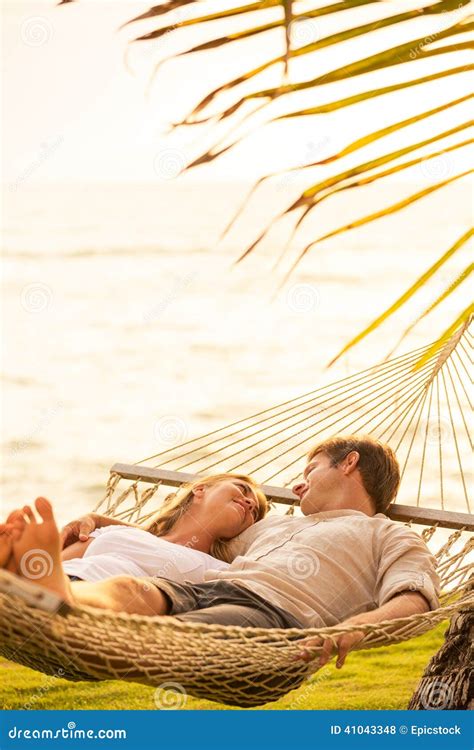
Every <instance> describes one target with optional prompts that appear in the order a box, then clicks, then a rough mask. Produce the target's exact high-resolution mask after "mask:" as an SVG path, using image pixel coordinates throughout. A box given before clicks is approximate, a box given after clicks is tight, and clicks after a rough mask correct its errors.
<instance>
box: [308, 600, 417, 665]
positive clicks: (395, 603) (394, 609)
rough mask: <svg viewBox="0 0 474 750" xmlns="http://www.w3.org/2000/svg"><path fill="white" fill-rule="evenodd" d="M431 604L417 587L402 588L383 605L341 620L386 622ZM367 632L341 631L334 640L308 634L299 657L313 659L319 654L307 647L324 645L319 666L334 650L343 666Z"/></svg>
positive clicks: (357, 623) (364, 623) (364, 622)
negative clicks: (414, 589) (405, 589)
mask: <svg viewBox="0 0 474 750" xmlns="http://www.w3.org/2000/svg"><path fill="white" fill-rule="evenodd" d="M429 609H430V606H429V604H428V602H427V600H426V599H425V597H424V596H423V595H422V594H419V593H418V592H417V591H401V592H400V593H399V594H396V595H395V596H394V597H393V598H392V599H389V601H388V602H385V604H382V606H381V607H377V609H373V610H372V611H370V612H364V613H363V614H360V615H355V616H354V617H349V618H348V619H347V620H344V622H341V623H340V624H341V627H343V626H346V625H347V626H349V625H352V626H353V625H368V624H372V623H373V624H376V623H378V622H383V621H384V620H396V619H398V618H399V617H409V616H410V615H417V614H421V613H422V612H428V611H429ZM364 635H365V633H364V632H363V631H360V630H354V631H353V632H351V633H341V635H339V636H336V638H335V639H334V643H333V641H332V640H330V639H329V638H322V637H321V638H309V639H308V640H306V641H303V642H302V646H303V647H304V650H303V651H302V652H301V654H300V655H299V656H298V657H297V658H299V659H302V660H303V661H311V660H312V659H314V658H316V656H317V654H316V655H315V654H314V653H313V654H311V652H310V651H308V649H314V648H317V647H321V649H320V651H319V649H318V651H319V667H323V666H324V665H325V664H327V662H328V661H329V660H330V659H331V658H332V656H333V652H337V662H336V667H337V668H338V669H340V668H341V667H342V665H343V664H344V662H345V660H346V656H347V654H348V653H349V651H351V650H352V649H353V648H354V646H356V645H357V644H358V643H359V642H360V641H361V640H362V639H363V638H364Z"/></svg>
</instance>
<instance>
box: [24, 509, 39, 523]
mask: <svg viewBox="0 0 474 750" xmlns="http://www.w3.org/2000/svg"><path fill="white" fill-rule="evenodd" d="M23 517H24V518H25V519H26V521H27V522H29V523H36V516H35V514H34V513H33V511H32V510H31V508H30V506H29V505H25V507H24V508H23Z"/></svg>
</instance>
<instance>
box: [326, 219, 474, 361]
mask: <svg viewBox="0 0 474 750" xmlns="http://www.w3.org/2000/svg"><path fill="white" fill-rule="evenodd" d="M473 234H474V229H469V230H468V231H467V232H465V233H464V234H463V235H462V237H460V238H459V239H458V240H457V241H456V242H455V243H454V245H452V246H451V247H450V248H449V249H448V250H446V252H445V253H443V255H442V256H441V257H440V258H438V260H437V261H436V262H435V263H433V264H432V265H431V266H430V267H429V268H428V269H427V270H426V271H425V272H424V273H423V274H422V275H421V276H420V277H419V278H418V279H417V280H416V281H415V282H414V283H413V284H412V285H411V286H410V287H409V288H408V289H407V290H406V291H405V292H404V293H403V294H402V295H401V296H400V297H399V298H398V299H397V300H396V301H395V302H393V304H391V305H390V306H389V307H387V309H386V310H384V312H383V313H381V314H380V315H378V316H377V317H376V318H375V320H373V321H372V323H371V324H370V325H368V326H367V328H364V330H363V331H361V332H360V333H358V334H357V336H355V337H354V338H353V339H351V340H350V341H349V342H348V343H347V344H346V345H345V346H344V347H343V348H342V349H341V351H340V352H339V353H338V354H337V355H336V356H335V357H334V359H333V360H332V361H331V362H330V365H332V364H334V362H336V361H337V360H338V359H339V358H340V357H342V355H343V354H345V353H346V352H348V351H349V349H352V347H354V346H355V345H356V344H358V343H359V342H360V341H362V339H364V338H365V337H366V336H368V335H369V333H372V332H373V331H375V330H376V329H377V328H379V327H380V326H381V325H382V323H385V321H386V320H388V318H390V317H391V316H392V315H393V314H394V313H396V312H397V310H399V309H400V308H401V307H403V305H405V304H406V303H407V302H408V300H410V299H411V298H412V297H413V296H414V295H415V294H416V293H417V292H418V291H419V290H420V289H422V288H423V287H424V286H425V284H426V282H427V281H429V279H430V278H431V277H432V276H434V274H435V273H436V272H437V271H439V269H440V268H441V267H442V266H443V265H444V264H445V263H446V262H447V261H448V260H449V259H450V258H452V257H453V255H455V254H456V253H457V252H458V250H459V249H460V248H461V247H463V245H465V244H466V242H468V241H469V240H470V238H471V237H472V236H473ZM471 268H472V266H471ZM462 280H464V279H460V281H459V283H461V281H462ZM448 294H449V291H448ZM441 301H442V300H441V299H439V300H438V301H436V302H435V303H433V305H431V306H430V307H428V308H427V309H426V310H425V311H424V312H423V313H422V315H420V317H419V318H418V319H417V321H416V322H418V321H419V320H421V318H422V317H424V316H425V315H427V314H428V313H429V312H431V310H432V309H434V307H435V306H436V305H437V304H439V302H441Z"/></svg>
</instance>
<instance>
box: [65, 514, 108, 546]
mask: <svg viewBox="0 0 474 750" xmlns="http://www.w3.org/2000/svg"><path fill="white" fill-rule="evenodd" d="M97 519H98V517H97V514H96V513H88V515H87V516H81V518H78V519H77V520H76V521H71V522H70V523H68V524H66V526H64V528H63V529H61V544H62V549H64V548H65V547H69V545H71V544H74V542H86V541H87V540H88V539H89V534H91V533H92V532H93V531H94V529H96V528H97V527H98V526H100V525H101V524H99V523H97Z"/></svg>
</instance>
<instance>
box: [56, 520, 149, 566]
mask: <svg viewBox="0 0 474 750" xmlns="http://www.w3.org/2000/svg"><path fill="white" fill-rule="evenodd" d="M102 526H133V527H134V528H141V527H140V525H139V524H137V523H128V522H127V521H119V520H118V519H117V518H111V517H110V516H101V515H100V514H99V513H88V514H87V515H86V516H81V518H78V519H77V520H76V521H71V522H70V523H68V524H66V526H64V528H63V529H62V530H61V540H62V546H63V549H64V548H65V547H69V546H70V545H71V544H74V542H86V541H87V540H88V539H89V534H91V533H92V532H93V531H94V529H99V528H101V527H102ZM73 557H82V555H77V554H75V555H73ZM68 559H69V558H68Z"/></svg>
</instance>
